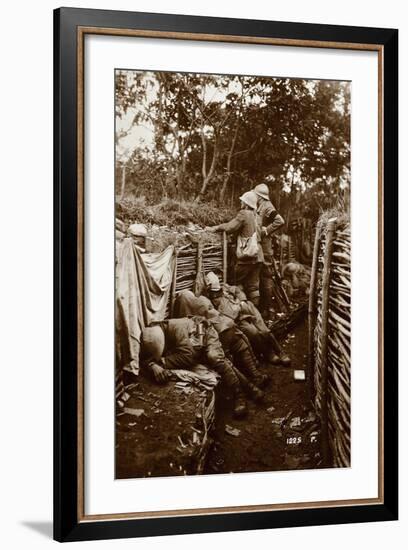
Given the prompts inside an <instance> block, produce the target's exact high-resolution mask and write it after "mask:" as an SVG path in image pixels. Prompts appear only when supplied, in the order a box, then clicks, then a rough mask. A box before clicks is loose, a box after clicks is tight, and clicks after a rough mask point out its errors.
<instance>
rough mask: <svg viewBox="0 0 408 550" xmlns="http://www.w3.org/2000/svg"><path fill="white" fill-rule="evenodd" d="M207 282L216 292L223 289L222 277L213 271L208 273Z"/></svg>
mask: <svg viewBox="0 0 408 550" xmlns="http://www.w3.org/2000/svg"><path fill="white" fill-rule="evenodd" d="M206 283H207V286H208V287H209V288H210V290H212V291H214V292H217V291H218V290H221V285H220V279H219V278H218V277H217V275H216V274H215V273H214V272H213V271H210V272H209V273H207V277H206Z"/></svg>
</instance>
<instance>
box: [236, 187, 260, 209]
mask: <svg viewBox="0 0 408 550" xmlns="http://www.w3.org/2000/svg"><path fill="white" fill-rule="evenodd" d="M239 200H240V201H241V202H243V203H244V204H247V205H248V206H249V207H250V208H252V210H255V209H256V206H257V203H258V199H257V197H256V195H255V193H254V192H253V191H247V192H246V193H244V194H243V195H241V196H240V197H239Z"/></svg>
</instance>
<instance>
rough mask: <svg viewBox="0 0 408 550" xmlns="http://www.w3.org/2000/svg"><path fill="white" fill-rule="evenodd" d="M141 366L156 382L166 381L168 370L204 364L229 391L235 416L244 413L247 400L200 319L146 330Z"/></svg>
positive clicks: (206, 324) (210, 327) (171, 321)
mask: <svg viewBox="0 0 408 550" xmlns="http://www.w3.org/2000/svg"><path fill="white" fill-rule="evenodd" d="M140 353H141V359H142V364H143V366H144V367H145V368H147V369H148V371H149V372H150V373H151V374H152V375H153V376H154V378H155V380H156V382H158V383H159V384H160V383H161V384H163V383H165V382H167V380H168V376H167V372H168V370H167V369H189V368H191V367H193V366H194V365H195V364H197V363H206V364H208V366H209V367H210V368H212V369H213V370H215V371H216V372H218V373H219V374H220V375H221V380H222V381H223V382H224V383H225V385H226V386H227V387H229V388H230V389H231V390H232V394H233V397H234V416H236V417H237V418H242V417H244V416H245V415H246V413H247V406H246V400H245V397H244V395H243V393H242V388H241V384H240V380H239V378H238V376H237V375H236V372H235V370H234V367H233V366H232V364H231V362H230V361H229V360H228V359H227V358H226V357H225V354H224V350H223V348H222V345H221V343H220V340H219V338H218V334H217V331H216V330H215V329H214V327H213V325H212V324H211V323H209V322H208V321H207V320H206V319H204V318H203V317H192V318H182V319H169V320H168V321H163V322H161V323H158V324H155V325H153V326H150V327H146V328H145V329H144V330H143V332H142V342H141V352H140Z"/></svg>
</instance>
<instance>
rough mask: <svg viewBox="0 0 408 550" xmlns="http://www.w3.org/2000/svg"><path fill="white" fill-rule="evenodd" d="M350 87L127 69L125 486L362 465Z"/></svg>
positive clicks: (120, 146) (120, 258) (120, 271)
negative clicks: (357, 436)
mask: <svg viewBox="0 0 408 550" xmlns="http://www.w3.org/2000/svg"><path fill="white" fill-rule="evenodd" d="M350 95H351V83H350V82H349V81H341V80H317V79H307V78H302V79H301V78H284V77H281V76H280V77H274V76H273V74H272V75H271V76H270V77H266V76H256V75H236V74H198V73H181V72H164V71H152V70H143V69H137V68H135V69H133V68H124V69H116V70H115V105H114V113H112V116H114V117H115V182H114V189H115V227H114V228H112V231H114V232H115V257H114V258H112V262H113V261H114V262H115V320H114V325H115V387H114V389H113V388H112V391H114V394H115V477H116V479H125V478H148V477H168V476H185V475H210V474H231V473H233V474H238V473H248V472H275V471H287V470H310V469H322V468H349V467H350V465H351V453H352V449H351V436H350V425H351V416H350V415H351V407H350V406H351V368H352V366H351V344H350V338H351V231H350V208H351V205H350V191H351V185H352V182H351V156H350V151H351V143H350V127H351V116H352V113H351V109H350V105H351V102H350Z"/></svg>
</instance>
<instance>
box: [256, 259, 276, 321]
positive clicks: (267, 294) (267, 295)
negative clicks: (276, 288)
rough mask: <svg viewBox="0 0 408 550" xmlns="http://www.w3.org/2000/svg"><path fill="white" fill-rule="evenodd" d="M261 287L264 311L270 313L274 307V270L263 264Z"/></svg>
mask: <svg viewBox="0 0 408 550" xmlns="http://www.w3.org/2000/svg"><path fill="white" fill-rule="evenodd" d="M265 260H266V258H265ZM259 287H260V295H261V303H262V311H265V312H269V309H270V308H271V307H272V304H273V302H272V294H273V274H272V268H271V266H270V265H269V264H262V268H261V273H260V281H259Z"/></svg>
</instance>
